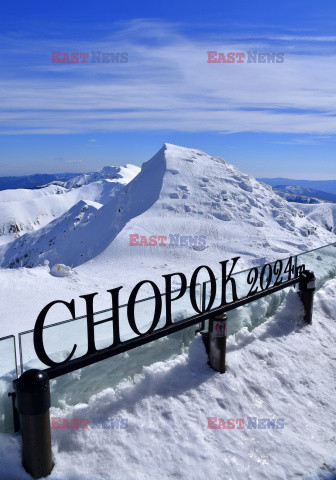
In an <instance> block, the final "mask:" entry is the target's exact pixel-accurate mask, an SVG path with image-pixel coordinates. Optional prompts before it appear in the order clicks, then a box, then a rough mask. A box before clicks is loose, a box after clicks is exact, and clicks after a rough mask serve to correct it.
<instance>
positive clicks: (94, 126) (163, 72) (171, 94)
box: [0, 20, 336, 144]
mask: <svg viewBox="0 0 336 480" xmlns="http://www.w3.org/2000/svg"><path fill="white" fill-rule="evenodd" d="M272 38H273V39H272ZM325 38H328V39H329V40H328V42H332V41H334V40H335V38H334V37H318V38H317V37H312V36H307V35H305V36H301V37H300V35H295V36H290V37H288V36H287V37H286V36H278V37H275V36H274V35H273V37H271V36H270V37H269V40H265V39H262V40H260V39H258V38H255V39H253V40H249V41H247V39H246V38H245V39H244V38H243V37H242V40H241V41H238V40H237V39H236V40H235V41H233V40H232V38H231V39H230V41H226V40H225V37H223V36H221V37H220V36H218V37H216V36H215V35H212V36H211V40H209V41H207V42H206V41H204V40H195V39H193V38H191V37H188V36H187V35H183V34H181V33H179V31H178V29H177V28H176V27H175V26H171V25H169V24H159V23H154V22H149V21H141V20H138V21H134V22H131V23H130V24H128V25H126V26H125V25H124V26H123V28H122V29H121V30H120V31H119V32H118V33H116V34H114V35H111V36H110V37H109V38H106V39H105V40H104V41H101V42H96V43H94V44H92V43H79V42H75V43H74V42H66V41H61V42H58V43H57V45H56V44H51V43H50V42H42V43H41V44H39V43H38V42H32V41H28V42H26V43H24V45H25V48H26V56H25V55H24V53H25V52H24V51H21V50H18V48H19V45H16V44H15V42H14V43H12V44H13V51H15V52H16V53H15V54H13V55H14V57H15V55H16V56H17V58H20V59H21V60H22V62H24V63H22V64H21V63H20V62H19V61H17V62H12V64H10V65H8V70H7V71H6V75H3V77H2V80H1V81H0V95H1V99H2V102H1V119H2V120H1V124H2V130H1V131H0V133H2V134H11V133H12V134H19V133H22V134H29V133H30V134H34V133H35V134H37V133H55V134H57V133H86V132H90V131H99V132H109V131H125V130H134V129H135V130H179V131H193V132H195V131H216V132H222V133H230V132H242V131H249V132H279V133H293V134H305V133H309V134H318V135H322V134H335V133H336V117H335V113H336V112H335V110H336V103H335V99H336V84H335V81H334V79H335V78H336V55H335V53H334V52H333V53H329V52H328V51H324V53H321V51H319V50H318V49H317V48H316V41H317V40H318V39H320V40H319V41H321V42H323V41H324V39H325ZM274 39H278V40H279V42H280V40H281V42H280V43H278V44H274ZM282 40H291V43H290V44H289V43H288V42H287V43H286V42H282ZM301 40H304V47H302V46H301ZM281 45H282V46H281ZM284 45H285V47H284ZM56 46H57V50H61V51H64V52H72V51H80V52H91V51H96V50H100V51H102V52H128V59H129V60H128V63H123V64H121V63H115V64H108V63H107V64H102V63H100V64H99V63H88V64H74V65H64V64H51V62H50V60H51V53H50V52H51V51H52V50H55V49H56ZM20 48H21V49H22V40H20ZM253 49H254V50H258V51H260V52H270V51H284V52H285V62H284V63H282V64H247V63H244V64H208V63H207V61H206V60H207V53H206V52H207V51H208V50H217V51H223V52H229V51H234V52H237V51H238V52H246V51H248V50H253ZM28 52H33V54H32V53H31V55H32V56H31V57H29V54H28ZM0 54H1V47H0ZM4 54H5V55H8V52H5V53H4ZM27 55H28V57H27ZM9 56H10V55H9ZM3 63H4V65H3V67H6V62H5V60H4V61H3ZM93 140H95V139H91V140H90V141H89V144H94V143H95V142H94V141H93Z"/></svg>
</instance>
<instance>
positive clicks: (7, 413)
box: [0, 336, 17, 433]
mask: <svg viewBox="0 0 336 480" xmlns="http://www.w3.org/2000/svg"><path fill="white" fill-rule="evenodd" d="M16 376H17V372H16V353H15V339H14V336H10V337H5V338H0V432H1V433H6V432H13V431H14V424H13V409H12V400H11V398H9V397H8V392H13V380H14V379H15V378H16Z"/></svg>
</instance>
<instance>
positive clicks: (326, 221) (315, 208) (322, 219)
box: [295, 203, 336, 233]
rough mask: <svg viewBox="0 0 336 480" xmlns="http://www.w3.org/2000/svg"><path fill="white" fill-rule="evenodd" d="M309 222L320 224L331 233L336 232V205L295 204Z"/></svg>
mask: <svg viewBox="0 0 336 480" xmlns="http://www.w3.org/2000/svg"><path fill="white" fill-rule="evenodd" d="M295 206H296V207H297V208H301V210H302V211H303V212H304V213H305V215H306V217H307V218H308V219H309V220H313V221H314V222H317V223H319V224H320V225H322V226H323V227H324V228H326V229H328V230H330V231H331V232H334V233H335V232H336V203H318V204H315V205H303V204H301V203H300V204H295Z"/></svg>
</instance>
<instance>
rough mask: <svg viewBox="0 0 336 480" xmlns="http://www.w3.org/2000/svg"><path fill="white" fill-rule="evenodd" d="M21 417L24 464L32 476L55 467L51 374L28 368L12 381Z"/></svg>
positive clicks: (38, 475)
mask: <svg viewBox="0 0 336 480" xmlns="http://www.w3.org/2000/svg"><path fill="white" fill-rule="evenodd" d="M13 385H14V389H15V391H16V408H17V410H18V412H19V414H20V417H21V431H22V464H23V466H24V468H25V469H26V471H27V472H28V473H29V474H30V475H31V476H32V477H33V478H43V477H46V476H47V475H49V474H50V473H51V471H52V469H53V466H54V464H53V461H52V452H51V431H50V415H49V408H50V387H49V377H48V375H47V374H46V373H45V372H43V371H42V370H36V369H32V370H27V371H26V372H24V373H23V374H22V375H21V377H20V378H19V379H18V380H14V382H13Z"/></svg>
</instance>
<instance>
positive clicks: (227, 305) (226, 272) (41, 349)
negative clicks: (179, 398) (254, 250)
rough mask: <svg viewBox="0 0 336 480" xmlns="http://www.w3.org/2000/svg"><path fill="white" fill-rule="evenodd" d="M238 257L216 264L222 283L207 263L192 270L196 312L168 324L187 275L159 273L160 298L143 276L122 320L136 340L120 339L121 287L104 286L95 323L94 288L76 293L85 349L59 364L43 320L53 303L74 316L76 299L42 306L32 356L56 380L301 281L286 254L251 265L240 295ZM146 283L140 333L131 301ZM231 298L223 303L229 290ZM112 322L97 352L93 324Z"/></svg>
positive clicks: (193, 300) (185, 283)
mask: <svg viewBox="0 0 336 480" xmlns="http://www.w3.org/2000/svg"><path fill="white" fill-rule="evenodd" d="M239 258H240V257H235V258H232V260H231V261H232V264H231V267H230V268H229V266H228V264H229V260H224V261H222V262H219V263H220V265H221V282H220V283H219V285H218V284H217V283H216V277H215V274H214V272H213V271H212V270H211V268H210V267H208V266H206V265H201V266H199V267H197V268H196V270H195V271H194V273H193V274H192V276H191V279H190V284H189V296H190V302H191V305H192V307H193V309H194V311H195V316H193V317H190V318H187V319H184V320H181V321H179V322H175V323H173V320H172V302H174V301H176V300H178V299H180V298H182V297H183V296H184V295H185V294H186V292H187V278H186V276H185V275H184V274H183V273H181V272H176V273H171V274H166V275H162V276H163V278H164V280H165V292H164V298H163V297H162V293H161V292H160V290H159V287H158V286H157V285H156V284H155V283H154V282H153V281H151V280H143V281H141V282H139V283H138V284H137V285H135V287H134V288H133V290H132V291H131V294H130V296H129V300H128V303H127V320H128V323H129V326H130V327H131V329H132V331H133V332H134V333H135V334H136V337H135V338H132V339H131V340H127V341H124V342H122V341H121V340H120V324H119V292H120V290H121V289H122V287H117V288H113V289H111V290H107V291H108V292H109V293H110V294H111V306H112V312H113V314H112V316H111V317H109V318H106V319H104V320H100V321H97V322H95V321H94V298H95V297H96V295H98V293H97V292H94V293H89V294H87V295H81V296H80V298H82V299H83V300H84V301H85V303H86V319H87V352H86V354H85V355H83V356H82V357H79V358H73V357H74V354H75V352H76V349H77V345H76V343H75V341H76V340H75V339H74V344H73V348H72V351H71V353H70V354H69V355H68V357H67V358H65V359H64V360H63V361H61V362H55V361H54V360H52V359H51V358H50V357H49V356H48V353H47V352H46V350H45V346H44V343H43V328H44V323H45V320H46V317H47V314H48V312H49V311H50V309H51V308H52V307H53V306H54V305H57V304H62V305H64V306H65V307H66V308H67V310H68V311H69V312H70V314H71V316H72V318H73V319H75V318H76V310H75V300H71V301H70V302H66V301H64V300H55V301H53V302H51V303H49V304H48V305H46V306H45V307H44V308H43V309H42V311H41V312H40V314H39V315H38V318H37V320H36V324H35V328H34V348H35V352H36V355H37V357H38V358H39V359H40V360H41V362H42V363H44V364H45V365H47V366H48V367H49V368H48V369H46V372H47V373H48V375H49V377H50V378H55V377H58V376H60V375H63V374H65V373H69V372H71V371H74V370H77V369H78V368H82V367H85V366H87V365H91V364H93V363H95V362H98V361H100V360H104V359H106V358H109V357H112V356H114V355H117V354H119V353H122V352H125V351H127V350H130V349H132V348H136V347H138V346H140V345H144V344H145V343H149V342H151V341H154V340H156V339H158V338H161V337H164V336H166V335H169V334H171V333H174V332H177V331H179V330H182V329H184V328H187V327H189V326H192V325H195V324H197V323H200V322H202V321H204V320H206V319H208V318H209V316H210V314H211V315H213V314H222V313H224V312H226V311H228V310H232V309H234V308H237V307H239V306H241V305H245V304H246V303H249V302H251V301H254V300H257V299H258V298H261V297H263V296H265V295H269V294H271V293H274V292H276V291H278V290H282V289H283V288H286V287H288V286H291V285H294V284H295V283H297V282H298V281H299V279H300V274H301V273H302V271H303V270H304V265H301V266H299V267H295V265H294V262H293V257H290V258H289V260H288V262H287V263H286V265H284V263H283V261H282V260H277V261H276V262H275V263H274V264H266V265H264V266H263V267H262V268H261V269H260V268H259V269H258V268H257V267H254V268H251V270H250V271H249V272H248V274H247V284H248V286H250V289H249V291H248V293H247V295H245V296H243V297H242V298H239V295H238V293H239V292H238V291H237V290H238V288H237V283H236V280H235V278H234V277H233V274H234V269H235V267H236V265H237V262H238V260H239ZM201 271H205V272H207V274H208V276H209V285H210V296H209V301H208V304H207V305H203V307H202V306H200V305H198V303H197V278H198V276H199V273H200V272H201ZM173 278H179V279H180V283H181V285H180V288H179V290H178V291H177V292H178V293H177V294H176V295H175V296H174V297H173V296H172V294H173V293H176V291H175V292H172V279H173ZM145 284H147V285H150V286H151V288H152V289H153V293H154V297H153V298H154V302H155V309H154V315H153V319H152V322H151V325H150V327H149V328H148V330H147V331H146V332H140V330H139V328H138V326H137V322H136V318H135V304H136V300H137V296H138V293H139V291H140V289H141V287H142V286H143V285H145ZM218 286H219V289H220V296H221V302H220V305H219V307H216V308H213V304H214V301H215V299H216V294H217V290H218ZM229 293H230V297H231V298H232V300H230V301H228V300H227V299H228V294H229ZM162 313H164V314H165V320H166V321H165V325H164V326H163V327H162V328H159V329H157V328H156V327H157V325H158V323H159V320H160V318H161V314H162ZM105 322H110V323H111V333H113V343H112V344H111V345H110V346H109V347H107V348H104V349H102V350H97V349H96V346H95V333H94V332H95V326H96V325H99V324H101V323H105Z"/></svg>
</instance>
